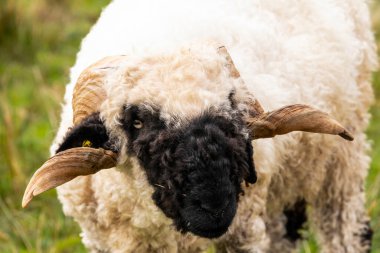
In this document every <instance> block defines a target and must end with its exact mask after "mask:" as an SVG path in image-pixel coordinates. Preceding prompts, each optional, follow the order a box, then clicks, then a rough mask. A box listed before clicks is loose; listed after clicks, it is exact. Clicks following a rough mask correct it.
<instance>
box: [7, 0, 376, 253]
mask: <svg viewBox="0 0 380 253" xmlns="http://www.w3.org/2000/svg"><path fill="white" fill-rule="evenodd" d="M108 2H109V0H76V1H70V0H33V1H29V0H0V6H1V7H0V173H1V176H0V252H57V253H58V252H85V249H84V247H83V246H82V244H81V242H80V237H79V233H80V230H79V228H78V226H77V225H76V224H75V223H74V222H73V221H72V220H71V219H69V218H65V217H64V215H63V214H62V210H61V206H60V204H59V203H58V200H57V199H56V194H55V191H49V192H47V193H46V194H44V197H43V198H37V199H36V200H34V203H33V208H29V209H26V210H22V209H21V207H20V203H21V197H22V194H23V190H24V187H25V185H26V183H27V179H28V178H29V177H30V175H31V174H32V173H33V171H34V170H35V169H36V168H38V167H39V166H40V165H41V164H42V163H43V162H44V160H45V159H46V158H47V157H48V156H49V153H48V150H49V146H50V143H51V141H52V139H53V137H54V135H55V133H56V130H57V127H58V122H59V113H60V104H59V103H60V101H62V97H63V93H64V88H65V85H66V83H67V82H68V76H69V67H70V66H72V65H73V63H74V60H75V56H76V53H77V51H78V49H79V45H80V41H81V39H82V38H83V36H84V35H85V34H86V33H87V32H88V31H89V29H90V27H91V25H92V24H93V23H94V22H95V21H96V20H97V18H98V15H99V13H100V12H101V9H102V7H104V6H105V5H106V4H107V3H108ZM372 12H373V22H374V27H375V30H376V31H377V32H380V3H379V2H378V1H377V2H374V3H373V6H372ZM377 41H378V42H380V37H379V34H377ZM374 88H375V92H376V102H375V104H374V106H373V107H372V109H371V111H372V115H373V120H372V122H371V125H370V127H369V129H368V134H369V137H370V139H371V140H372V141H373V151H372V153H373V155H372V157H373V161H372V165H371V170H370V173H369V177H368V180H367V185H366V189H367V199H368V202H367V206H368V210H369V213H370V215H371V217H372V220H371V224H372V227H373V229H374V230H375V236H374V240H373V242H374V245H373V250H372V252H373V253H380V219H379V217H380V130H379V129H380V75H379V74H378V73H376V74H375V75H374ZM304 234H305V237H306V238H308V239H309V240H308V241H305V242H303V243H302V245H301V246H302V247H301V248H302V249H301V251H302V252H304V253H309V252H317V246H316V243H315V241H314V239H313V237H312V235H311V234H310V233H309V232H307V231H304ZM209 252H213V250H212V249H210V250H209Z"/></svg>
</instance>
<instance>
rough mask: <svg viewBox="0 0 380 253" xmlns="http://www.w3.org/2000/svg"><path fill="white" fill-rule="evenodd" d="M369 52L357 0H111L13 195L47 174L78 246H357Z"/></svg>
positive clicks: (362, 246) (363, 215)
mask: <svg viewBox="0 0 380 253" xmlns="http://www.w3.org/2000/svg"><path fill="white" fill-rule="evenodd" d="M99 59H102V60H99ZM94 63H95V64H94ZM91 64H92V65H91ZM376 65H377V59H376V53H375V46H374V39H373V35H372V33H371V30H370V21H369V15H368V9H367V6H366V4H365V3H364V2H362V1H357V0H350V1H341V0H320V1H318V2H315V1H295V0H294V1H272V0H270V1H268V0H265V1H264V0H262V1H260V0H256V1H253V0H252V1H243V0H241V1H234V2H232V1H227V0H224V1H223V0H218V1H216V0H207V1H205V0H203V1H200V0H194V1H174V0H161V1H148V0H141V1H122V0H114V1H113V2H112V3H111V4H110V5H109V6H108V7H107V8H106V9H105V10H104V11H103V13H102V15H101V17H100V19H99V21H98V22H97V23H96V25H95V26H94V27H93V29H92V30H91V32H90V33H89V34H88V35H87V37H86V38H85V39H84V41H83V43H82V47H81V51H80V52H79V54H78V57H77V62H76V64H75V66H74V67H73V69H72V72H71V83H70V84H69V85H68V86H67V90H66V95H65V105H64V108H63V113H62V121H61V125H60V128H59V130H58V133H57V137H56V139H55V140H54V143H53V144H52V146H51V153H52V158H50V159H49V160H48V161H47V162H46V163H45V164H43V165H42V167H41V168H40V169H39V170H37V171H36V173H35V174H34V176H33V177H32V179H31V181H30V183H29V185H28V186H27V189H26V191H25V195H24V199H23V206H26V205H27V204H28V203H29V202H30V201H31V199H32V198H33V196H36V195H38V194H40V193H42V192H43V191H45V190H47V189H51V188H54V187H57V186H59V187H58V188H57V191H58V195H59V200H60V201H61V202H62V205H63V210H64V213H65V214H66V215H68V216H71V217H73V218H74V219H75V221H76V222H78V223H79V225H80V226H81V229H82V231H83V232H82V234H81V236H82V241H83V243H84V244H85V246H86V247H87V248H88V249H89V250H90V251H91V252H202V251H204V250H206V249H207V248H208V247H209V246H210V245H211V244H214V245H215V247H216V249H217V250H218V252H293V251H294V250H295V248H296V247H297V244H298V242H299V239H301V238H302V237H301V235H300V233H299V231H298V230H299V229H301V228H302V227H303V226H304V224H305V222H306V221H308V224H309V226H310V227H311V229H312V230H313V231H314V233H315V235H316V237H317V239H318V241H319V245H320V248H321V250H322V252H346V253H352V252H355V253H362V252H367V251H368V250H370V241H371V239H370V237H371V229H370V227H369V218H368V215H367V212H366V210H365V206H364V202H365V195H364V187H363V184H364V180H365V177H366V175H367V169H368V166H369V162H370V158H369V156H368V150H369V148H370V147H369V144H368V142H367V140H366V136H365V133H364V130H365V128H366V126H367V124H368V120H369V114H368V107H369V106H370V103H371V101H372V97H373V94H372V90H371V85H370V81H369V79H370V75H371V71H373V70H375V68H376V67H377V66H376ZM87 66H90V67H87ZM338 122H339V123H338ZM343 126H344V127H343ZM308 132H314V133H308ZM315 133H327V134H331V135H325V134H315ZM275 135H278V136H276V137H274V136H275ZM333 135H340V136H341V137H343V138H344V139H347V140H353V138H354V141H353V142H348V141H346V140H343V139H338V138H336V137H335V136H333ZM272 137H274V138H272Z"/></svg>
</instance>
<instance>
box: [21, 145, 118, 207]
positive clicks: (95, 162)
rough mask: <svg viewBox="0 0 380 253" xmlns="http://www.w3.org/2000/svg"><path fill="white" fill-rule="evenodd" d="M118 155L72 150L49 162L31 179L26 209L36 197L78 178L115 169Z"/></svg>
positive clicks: (24, 204) (96, 150)
mask: <svg viewBox="0 0 380 253" xmlns="http://www.w3.org/2000/svg"><path fill="white" fill-rule="evenodd" d="M116 161H117V155H116V154H115V153H113V152H111V151H109V150H104V149H101V148H100V149H94V148H86V147H80V148H71V149H68V150H65V151H62V152H60V153H58V154H56V155H55V156H53V157H51V158H50V159H49V160H47V161H46V162H45V163H44V164H43V165H42V166H41V167H40V168H39V169H38V170H37V171H36V172H35V173H34V175H33V177H32V178H31V179H30V181H29V184H28V186H27V187H26V190H25V193H24V197H23V199H22V207H26V206H27V205H28V204H29V202H30V201H31V200H32V199H33V197H34V196H37V195H38V194H40V193H43V192H45V191H47V190H50V189H52V188H55V187H57V186H60V185H61V184H64V183H66V182H68V181H70V180H72V179H74V178H76V177H77V176H84V175H90V174H94V173H96V172H98V171H99V170H102V169H108V168H112V167H115V165H116Z"/></svg>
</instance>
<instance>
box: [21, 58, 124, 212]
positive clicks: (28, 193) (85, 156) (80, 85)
mask: <svg viewBox="0 0 380 253" xmlns="http://www.w3.org/2000/svg"><path fill="white" fill-rule="evenodd" d="M123 60H125V56H111V57H106V58H104V59H102V60H100V61H98V62H97V63H95V64H93V65H91V66H90V67H88V68H87V69H85V70H84V71H83V72H82V73H81V75H80V76H79V78H78V81H77V83H76V85H75V88H74V91H73V101H72V106H73V122H74V126H75V125H78V124H79V123H80V122H81V121H82V120H83V119H84V118H86V117H87V116H89V115H91V114H93V113H94V112H97V111H99V107H100V105H101V104H102V102H103V101H104V99H105V98H106V92H105V90H104V87H103V85H104V82H105V78H106V76H107V75H109V74H110V73H112V72H113V71H115V70H116V69H117V67H118V66H119V65H120V62H121V61H123ZM116 164H117V154H116V153H114V152H112V151H110V150H104V149H101V148H99V149H95V148H89V147H79V148H71V149H67V150H64V151H62V152H59V153H57V154H56V155H54V156H53V157H51V158H50V159H49V160H47V161H46V162H45V163H44V164H43V165H42V166H41V167H40V168H39V169H38V170H37V171H36V172H35V173H34V175H33V177H32V178H31V180H30V181H29V184H28V186H27V188H26V190H25V193H24V197H23V200H22V206H23V207H26V206H27V205H28V203H29V202H30V201H31V200H32V199H33V197H34V196H36V195H38V194H40V193H42V192H44V191H47V190H49V189H52V188H55V187H57V186H59V185H61V184H64V183H66V182H68V181H70V180H72V179H74V178H75V177H77V176H84V175H90V174H94V173H96V172H98V171H99V170H102V169H108V168H112V167H115V166H116Z"/></svg>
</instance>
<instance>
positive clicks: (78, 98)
mask: <svg viewBox="0 0 380 253" xmlns="http://www.w3.org/2000/svg"><path fill="white" fill-rule="evenodd" d="M125 57H126V56H109V57H106V58H104V59H102V60H100V61H98V62H97V63H95V64H93V65H91V66H90V67H88V68H87V69H85V70H84V71H83V72H82V74H81V75H80V76H79V78H78V81H77V83H76V85H75V88H74V92H73V100H72V106H73V115H74V116H73V122H74V125H77V124H78V123H80V122H81V121H82V120H83V119H84V118H86V117H87V116H89V115H91V114H92V113H94V112H96V111H99V107H100V105H101V104H102V102H103V101H104V99H105V98H106V92H105V90H104V87H103V85H104V81H105V78H106V76H107V75H108V74H109V73H110V72H113V71H114V70H115V69H116V68H117V66H118V65H119V64H120V62H121V61H123V60H125Z"/></svg>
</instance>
